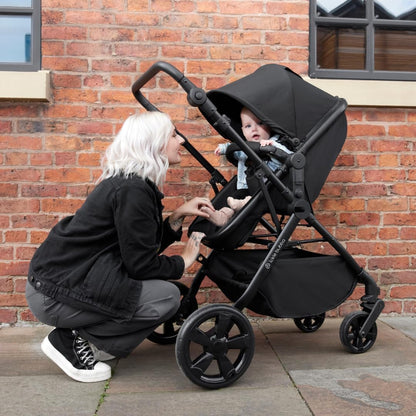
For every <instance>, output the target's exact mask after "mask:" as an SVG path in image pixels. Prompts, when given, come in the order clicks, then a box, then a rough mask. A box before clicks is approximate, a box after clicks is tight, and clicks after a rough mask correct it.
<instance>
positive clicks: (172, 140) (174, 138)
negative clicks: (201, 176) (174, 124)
mask: <svg viewBox="0 0 416 416" xmlns="http://www.w3.org/2000/svg"><path fill="white" fill-rule="evenodd" d="M184 141H185V140H184V139H183V138H182V137H181V136H179V134H177V133H176V130H175V129H174V128H173V129H172V133H171V135H170V137H169V140H168V144H167V146H166V155H167V157H168V162H169V165H175V164H177V163H179V162H180V161H181V152H180V148H181V144H182V143H183V142H184Z"/></svg>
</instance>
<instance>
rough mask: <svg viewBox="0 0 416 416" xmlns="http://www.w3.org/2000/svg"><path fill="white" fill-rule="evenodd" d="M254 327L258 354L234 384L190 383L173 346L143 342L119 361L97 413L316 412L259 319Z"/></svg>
mask: <svg viewBox="0 0 416 416" xmlns="http://www.w3.org/2000/svg"><path fill="white" fill-rule="evenodd" d="M254 332H255V336H256V345H255V355H254V358H253V361H252V363H251V365H250V367H249V369H248V370H247V371H246V373H245V374H244V375H243V377H242V378H241V379H239V380H238V381H237V382H235V383H234V384H233V385H232V386H229V387H227V388H224V389H220V390H209V389H204V388H201V387H199V386H196V385H194V384H193V383H191V382H190V381H189V380H188V379H187V378H186V377H185V376H184V375H183V374H182V373H181V371H180V369H179V368H178V366H177V364H176V359H175V351H174V346H172V345H170V346H169V345H168V346H162V345H156V344H153V343H151V342H150V341H145V342H143V343H142V344H141V345H140V346H139V347H138V348H137V349H136V350H135V351H134V352H133V354H131V355H130V356H129V357H128V358H127V359H124V360H119V363H118V365H117V368H116V371H115V374H114V376H113V378H112V379H111V381H110V383H109V388H108V390H107V392H106V397H105V399H104V401H103V403H102V404H101V406H100V408H99V411H98V415H99V416H114V415H118V414H122V413H123V414H134V413H137V412H140V414H142V415H151V414H157V415H159V416H165V415H166V416H168V415H169V416H175V415H178V416H179V415H180V416H188V415H192V416H195V415H198V416H211V415H215V416H216V415H222V416H239V415H243V414H248V415H270V414H279V415H282V416H286V415H287V416H294V415H297V416H311V415H312V414H311V412H310V410H309V409H308V407H307V405H306V403H305V402H304V400H303V398H302V397H301V396H300V395H299V393H298V390H297V389H296V387H295V386H294V385H293V383H292V380H291V379H290V377H289V376H288V374H287V373H286V372H285V371H284V369H283V368H282V366H281V363H280V362H279V360H278V358H277V357H276V354H275V353H274V351H273V350H272V348H271V347H270V344H269V343H268V341H267V339H266V337H265V336H264V334H263V333H262V331H260V330H259V329H258V328H256V325H255V324H254ZM276 409H279V412H278V413H275V412H276Z"/></svg>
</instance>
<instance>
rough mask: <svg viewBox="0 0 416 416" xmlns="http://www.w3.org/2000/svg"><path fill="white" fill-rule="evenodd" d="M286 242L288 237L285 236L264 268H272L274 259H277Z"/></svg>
mask: <svg viewBox="0 0 416 416" xmlns="http://www.w3.org/2000/svg"><path fill="white" fill-rule="evenodd" d="M285 243H286V239H284V238H283V239H282V241H280V243H279V244H278V245H277V247H276V250H275V251H273V253H272V254H271V255H270V257H269V259H268V261H267V262H266V264H265V265H264V268H265V269H266V270H270V268H271V267H272V264H273V263H274V260H275V259H276V257H277V256H278V254H279V253H280V251H281V250H282V248H283V246H284V245H285Z"/></svg>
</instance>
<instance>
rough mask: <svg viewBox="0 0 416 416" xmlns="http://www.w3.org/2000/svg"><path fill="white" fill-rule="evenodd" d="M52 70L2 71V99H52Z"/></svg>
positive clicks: (0, 80) (0, 72) (0, 84)
mask: <svg viewBox="0 0 416 416" xmlns="http://www.w3.org/2000/svg"><path fill="white" fill-rule="evenodd" d="M50 86H51V83H50V71H37V72H17V71H16V72H15V71H0V101H26V100H29V101H50V100H51V87H50Z"/></svg>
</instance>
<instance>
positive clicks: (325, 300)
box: [206, 249, 357, 318]
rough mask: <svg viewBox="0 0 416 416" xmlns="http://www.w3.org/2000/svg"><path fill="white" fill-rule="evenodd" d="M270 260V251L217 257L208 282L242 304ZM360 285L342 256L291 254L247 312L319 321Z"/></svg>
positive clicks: (217, 254) (277, 266) (211, 263)
mask: <svg viewBox="0 0 416 416" xmlns="http://www.w3.org/2000/svg"><path fill="white" fill-rule="evenodd" d="M266 254H267V250H235V251H218V252H215V253H212V255H211V256H210V258H209V262H208V264H207V265H206V268H207V276H209V277H210V278H211V279H212V280H213V281H214V282H215V283H216V284H217V285H218V287H219V288H220V289H221V291H222V292H223V293H224V294H225V295H226V296H227V297H228V298H229V299H230V300H232V301H236V300H237V299H238V298H239V297H240V296H241V295H242V293H243V292H244V291H245V290H246V289H247V286H248V285H249V283H250V281H251V279H252V278H253V276H254V274H255V273H256V271H257V269H258V268H259V264H261V262H262V261H263V259H264V258H265V256H266ZM356 283H357V280H356V277H355V276H354V273H353V272H352V270H351V269H350V267H349V266H348V265H347V264H346V263H345V261H344V259H343V258H342V257H341V256H329V255H322V254H318V253H313V252H309V251H306V250H300V249H287V250H284V251H282V253H281V254H280V256H279V259H278V260H277V261H276V262H275V264H274V265H273V267H272V269H271V270H270V273H269V275H268V276H267V277H266V278H265V280H264V281H263V282H262V284H261V286H260V288H259V291H258V293H257V294H256V295H255V296H254V297H253V299H252V301H251V303H250V304H249V305H247V307H248V308H249V309H251V310H252V311H253V312H256V313H259V314H262V315H267V316H274V317H280V318H296V317H304V316H313V315H319V314H321V313H324V312H326V311H328V310H331V309H334V308H336V307H337V306H338V305H340V304H341V303H342V302H344V301H345V299H347V298H348V297H349V296H350V294H351V293H352V292H353V290H354V288H355V286H356Z"/></svg>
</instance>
